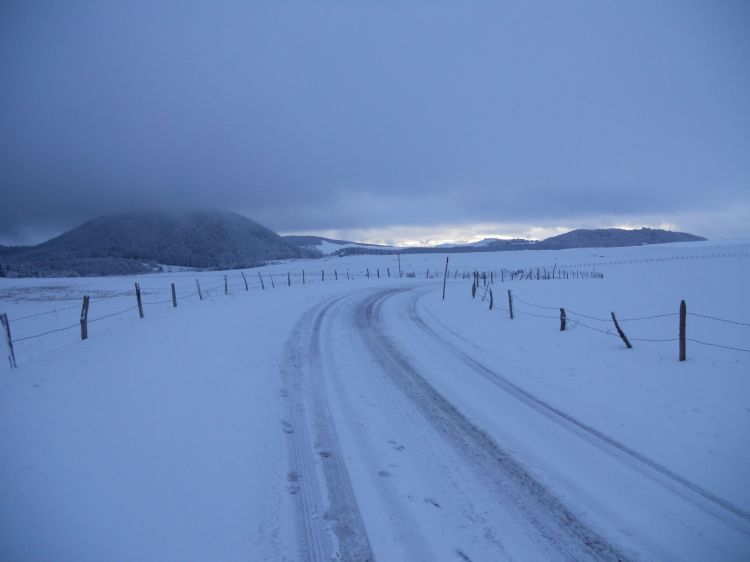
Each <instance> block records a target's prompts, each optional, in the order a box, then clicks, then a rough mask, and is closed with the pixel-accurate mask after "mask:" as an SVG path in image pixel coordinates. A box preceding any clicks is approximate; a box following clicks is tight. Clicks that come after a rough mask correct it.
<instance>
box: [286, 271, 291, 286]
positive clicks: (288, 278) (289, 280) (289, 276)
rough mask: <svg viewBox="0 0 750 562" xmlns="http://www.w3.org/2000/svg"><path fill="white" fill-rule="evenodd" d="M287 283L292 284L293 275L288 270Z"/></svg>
mask: <svg viewBox="0 0 750 562" xmlns="http://www.w3.org/2000/svg"><path fill="white" fill-rule="evenodd" d="M286 284H287V286H288V287H291V286H292V275H291V274H290V273H289V272H288V271H287V272H286Z"/></svg>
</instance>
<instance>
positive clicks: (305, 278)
mask: <svg viewBox="0 0 750 562" xmlns="http://www.w3.org/2000/svg"><path fill="white" fill-rule="evenodd" d="M635 261H658V260H635ZM618 263H619V262H618ZM622 263H630V262H622ZM596 265H600V264H584V266H586V267H594V266H596ZM578 267H580V265H579V266H578ZM443 276H445V277H446V278H447V279H450V278H453V279H465V278H473V280H474V281H473V282H474V284H475V289H476V288H478V287H479V285H480V284H483V285H484V295H483V296H482V298H481V300H483V301H484V300H485V299H486V297H487V293H488V290H491V289H490V287H492V286H494V285H495V284H496V283H505V282H512V281H529V280H552V279H601V278H603V275H602V274H601V273H600V272H598V271H596V270H595V269H590V270H583V269H572V268H571V266H557V265H555V266H553V267H552V268H549V267H529V268H525V269H501V270H497V271H494V270H493V271H478V270H455V269H454V270H447V274H446V273H444V272H443V271H440V270H435V269H426V270H422V271H421V272H417V271H416V270H410V271H405V270H401V271H397V270H395V268H394V271H391V269H390V268H389V267H385V268H377V267H376V268H372V269H370V268H364V269H362V270H361V271H357V272H353V271H351V270H349V269H347V270H342V271H338V270H336V269H333V270H332V271H331V270H325V269H322V270H319V271H317V270H316V271H314V272H313V271H309V270H305V269H302V270H297V271H286V272H283V271H276V272H270V271H260V270H241V271H234V272H232V273H227V274H217V275H205V274H204V275H201V276H196V277H195V278H193V280H192V282H185V283H181V284H179V285H177V284H172V283H170V284H169V285H168V286H164V285H162V286H143V287H139V288H140V294H141V295H142V296H143V297H148V296H151V297H152V298H141V296H138V299H139V302H138V304H130V305H128V306H126V307H123V308H118V309H117V310H114V311H106V312H104V313H103V314H100V315H99V316H95V317H93V318H88V307H86V315H85V317H84V311H83V309H82V305H81V304H71V305H66V306H61V307H60V306H57V307H54V308H51V309H49V310H44V311H39V312H33V313H30V314H25V315H22V316H17V317H13V318H10V319H9V320H8V319H7V317H6V321H8V322H9V323H10V324H12V325H13V326H14V327H16V326H17V325H19V324H21V325H23V324H24V323H26V322H32V323H35V324H38V323H39V321H40V320H41V319H43V318H44V317H47V316H52V315H55V316H54V319H53V322H55V321H56V322H58V323H59V322H61V319H60V316H59V315H60V313H66V312H68V313H70V311H72V310H76V309H81V319H80V320H79V321H77V322H75V323H72V322H68V323H65V324H64V325H62V326H57V327H53V328H46V329H42V330H40V331H38V332H36V333H29V334H23V333H22V335H20V336H18V337H15V338H13V337H11V336H10V333H11V331H10V327H8V328H7V330H6V331H7V338H8V341H7V343H8V345H9V346H10V348H11V353H12V346H13V344H15V343H21V342H27V341H29V340H34V339H38V338H44V337H46V336H49V335H52V334H57V333H60V332H66V331H70V330H74V329H76V328H81V327H82V324H84V323H85V324H86V325H88V324H92V323H97V322H100V321H103V320H106V319H110V318H114V317H119V316H122V315H125V314H129V313H130V314H132V313H133V312H134V311H139V313H138V314H139V316H140V311H141V310H142V309H143V308H142V307H153V306H160V305H170V304H171V305H172V306H174V307H176V306H177V303H178V302H180V303H182V302H185V301H194V300H195V299H198V300H203V299H208V298H214V297H216V296H218V295H221V294H227V295H228V294H233V293H238V292H246V291H250V290H269V289H270V290H274V289H277V288H283V287H287V288H290V287H304V286H307V285H320V284H322V283H330V282H337V281H338V282H343V281H351V280H357V279H359V280H362V279H389V278H407V279H416V278H427V279H433V278H434V279H440V278H442V277H443ZM447 279H446V280H447ZM185 291H189V292H188V293H187V294H186V293H185ZM91 292H92V293H94V295H95V296H91V297H90V302H91V303H92V306H93V309H94V310H96V309H97V304H98V303H102V302H108V301H111V300H112V299H117V298H119V299H125V298H128V299H133V298H134V297H135V296H136V292H137V291H134V290H121V289H120V290H112V291H110V292H109V293H106V292H105V291H104V290H102V289H99V290H97V291H91ZM508 292H509V294H510V292H511V291H510V290H509V291H508ZM97 293H98V294H97ZM163 295H169V296H168V297H162V296H163ZM77 298H80V296H79V297H77ZM490 299H492V297H490ZM132 302H133V301H132V300H131V303H132ZM513 303H514V304H510V308H505V307H503V306H498V305H494V308H495V309H498V310H502V311H504V312H509V313H510V314H511V316H512V314H513V312H515V313H518V314H520V315H522V316H527V317H530V318H534V319H539V320H560V314H561V311H564V315H565V321H566V325H569V326H570V327H577V326H580V327H581V328H584V329H586V330H590V331H593V332H597V333H600V334H603V335H608V336H614V337H622V336H621V334H620V333H619V331H620V329H619V327H615V326H613V318H607V317H602V316H598V315H595V314H589V313H583V312H580V311H577V310H572V309H569V308H562V307H557V306H549V305H546V304H540V303H535V302H531V301H529V300H525V299H522V298H519V297H518V296H516V295H513ZM519 303H520V304H521V305H523V306H519ZM525 307H528V308H525ZM551 311H554V314H552V313H551ZM679 315H680V313H679V312H666V313H662V314H653V315H645V316H634V317H625V318H620V319H619V322H622V323H634V322H643V321H650V320H658V319H665V318H671V317H676V316H679ZM687 316H689V317H694V318H698V319H701V320H707V321H714V322H721V323H724V324H726V325H729V326H735V327H740V328H745V327H750V323H747V322H741V321H738V320H733V319H728V318H721V317H719V316H715V315H708V314H702V313H696V312H687ZM136 317H137V316H135V315H134V318H136ZM584 320H585V322H584ZM589 322H595V323H606V324H607V325H608V326H607V327H604V326H602V327H596V326H592V325H590V324H589ZM85 337H86V336H84V335H83V332H82V339H85ZM0 338H2V334H0ZM629 339H630V340H631V341H634V342H653V343H671V342H675V341H679V339H680V338H679V337H653V338H650V337H643V336H642V335H640V334H639V335H638V337H631V338H629ZM684 341H690V342H693V343H696V344H699V345H703V346H711V347H715V348H719V349H726V350H732V351H739V352H743V353H750V349H747V348H745V347H743V346H735V345H726V344H725V343H717V342H711V341H704V340H703V339H695V338H687V337H686V338H685V339H684ZM683 343H684V342H683Z"/></svg>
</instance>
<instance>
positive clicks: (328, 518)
mask: <svg viewBox="0 0 750 562" xmlns="http://www.w3.org/2000/svg"><path fill="white" fill-rule="evenodd" d="M343 298H345V297H337V298H334V299H330V300H329V301H327V302H326V303H324V304H323V305H319V306H317V307H313V308H312V309H310V310H309V311H307V312H306V313H305V314H304V315H303V316H302V318H301V319H300V320H299V321H298V323H297V325H296V326H295V328H294V330H293V331H292V334H291V336H290V338H289V339H288V341H287V344H286V350H285V357H284V362H283V365H282V369H281V371H282V379H283V381H284V388H283V389H282V396H283V397H284V398H286V399H287V400H288V409H287V415H288V417H289V419H288V420H284V421H282V430H283V431H284V432H285V433H286V434H287V435H288V437H289V443H288V447H289V456H290V461H291V469H290V471H289V474H288V477H287V480H288V484H287V486H288V491H289V492H290V493H292V494H293V495H294V496H295V497H296V498H298V500H297V502H298V511H297V514H296V516H297V527H298V533H299V537H298V540H299V542H300V555H301V556H303V557H304V559H305V560H311V561H323V560H347V561H348V560H358V561H359V560H361V561H366V560H373V559H374V557H373V555H372V550H371V548H370V543H369V540H368V538H367V532H366V529H365V527H364V523H363V522H362V517H361V515H360V513H359V509H358V506H357V502H356V499H355V497H354V493H353V491H352V487H351V482H350V479H349V475H348V472H347V470H346V466H345V464H344V460H343V456H342V454H341V449H340V445H339V442H338V437H337V435H336V430H335V427H334V425H333V422H332V420H331V418H330V413H329V408H328V403H327V398H326V396H325V392H324V391H323V390H322V389H321V386H320V376H321V373H320V369H321V361H320V329H321V325H322V323H323V319H324V317H325V316H326V314H327V313H328V311H329V310H330V309H331V307H332V306H333V305H335V304H336V303H337V302H339V301H340V300H342V299H343ZM321 472H322V475H321V474H320V473H321ZM334 543H337V544H334Z"/></svg>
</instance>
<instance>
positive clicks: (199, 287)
mask: <svg viewBox="0 0 750 562" xmlns="http://www.w3.org/2000/svg"><path fill="white" fill-rule="evenodd" d="M195 286H196V287H198V299H199V300H203V293H201V284H200V283H198V280H197V279H196V280H195Z"/></svg>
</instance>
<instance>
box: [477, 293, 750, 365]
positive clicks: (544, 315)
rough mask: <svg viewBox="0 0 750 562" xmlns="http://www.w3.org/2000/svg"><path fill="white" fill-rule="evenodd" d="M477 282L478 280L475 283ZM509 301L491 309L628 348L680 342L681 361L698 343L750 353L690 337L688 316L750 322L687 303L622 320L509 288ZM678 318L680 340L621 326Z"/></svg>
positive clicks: (735, 323)
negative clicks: (529, 297) (694, 309)
mask: <svg viewBox="0 0 750 562" xmlns="http://www.w3.org/2000/svg"><path fill="white" fill-rule="evenodd" d="M476 282H477V280H476V278H475V280H474V283H476ZM473 293H474V291H473V290H472V294H473ZM491 302H492V301H491ZM508 302H509V304H510V308H503V307H496V306H495V307H491V308H496V309H499V310H502V311H504V312H508V313H509V316H510V319H513V318H514V313H517V314H521V315H522V316H527V317H531V318H535V319H542V320H556V321H559V322H560V331H565V330H566V329H569V328H571V327H579V326H580V327H581V328H584V329H586V330H590V331H592V332H596V333H599V334H603V335H606V336H613V337H615V338H621V339H623V341H624V342H625V343H626V345H627V346H628V347H632V345H631V344H630V342H646V343H674V342H680V343H681V346H682V348H681V349H682V352H681V359H680V360H684V359H683V358H684V349H685V344H686V342H692V343H696V344H699V345H703V346H710V347H715V348H718V349H725V350H731V351H738V352H742V353H750V346H749V347H742V346H738V345H727V344H725V343H717V342H711V341H705V340H703V339H697V338H691V337H687V336H686V333H685V330H686V319H687V318H688V317H692V318H695V319H700V320H710V321H716V322H722V323H724V324H727V325H729V326H732V327H738V328H740V329H742V328H747V327H750V323H747V322H740V321H738V320H732V319H728V318H721V317H718V316H715V315H708V314H702V313H698V312H689V311H687V307H686V305H684V301H682V302H683V305H684V307H685V308H684V312H665V313H662V314H650V315H644V316H633V317H627V318H620V319H617V318H616V316H615V314H614V312H613V313H612V314H611V317H609V318H605V317H602V316H597V315H594V314H587V313H582V312H578V311H575V310H572V309H569V308H565V307H558V306H548V305H546V304H540V303H536V302H531V301H529V300H526V299H522V298H520V297H518V296H517V295H516V294H514V293H513V292H512V291H511V290H510V289H509V290H508ZM518 303H521V304H522V305H524V306H519V305H518ZM524 307H528V308H524ZM529 308H531V309H535V310H536V311H537V312H532V310H529ZM546 311H556V312H557V314H550V313H549V312H546ZM675 317H679V318H680V320H679V326H678V331H679V333H680V335H679V336H677V337H675V336H660V337H644V336H642V335H638V336H637V337H628V336H626V335H625V334H624V332H623V331H622V328H621V327H620V326H619V322H629V323H635V322H646V321H650V320H658V319H666V318H675ZM584 320H586V321H593V322H601V323H606V324H607V325H608V326H609V327H603V326H602V327H597V326H592V325H590V324H589V323H587V322H584Z"/></svg>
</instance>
